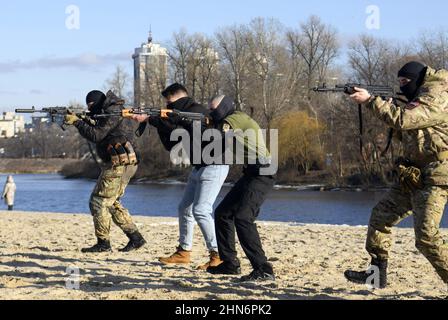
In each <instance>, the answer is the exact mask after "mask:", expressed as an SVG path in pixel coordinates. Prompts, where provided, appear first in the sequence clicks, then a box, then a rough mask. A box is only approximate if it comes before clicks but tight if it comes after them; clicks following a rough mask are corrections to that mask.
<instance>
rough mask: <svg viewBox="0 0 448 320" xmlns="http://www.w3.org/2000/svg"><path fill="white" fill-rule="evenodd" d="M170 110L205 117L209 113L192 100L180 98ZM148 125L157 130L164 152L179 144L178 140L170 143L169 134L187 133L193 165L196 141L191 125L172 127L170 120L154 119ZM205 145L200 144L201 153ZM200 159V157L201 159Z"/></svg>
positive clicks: (181, 124)
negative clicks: (177, 131)
mask: <svg viewBox="0 0 448 320" xmlns="http://www.w3.org/2000/svg"><path fill="white" fill-rule="evenodd" d="M170 108H172V109H175V110H179V111H182V112H192V113H202V114H204V115H205V116H207V117H209V116H210V111H209V110H208V109H207V108H206V107H204V106H203V105H201V104H199V103H196V102H195V101H194V100H193V99H192V98H188V97H185V98H181V99H179V100H177V101H176V102H175V103H173V104H172V105H170ZM150 124H151V125H153V126H155V127H156V128H157V131H158V133H159V137H160V140H161V141H162V144H163V146H164V147H165V149H166V150H168V151H171V149H173V147H174V146H176V145H177V144H179V142H180V140H178V141H171V139H170V138H171V133H172V132H173V131H174V130H176V129H178V128H183V129H186V130H187V131H188V133H189V134H190V138H191V140H190V154H189V159H190V161H191V162H192V163H193V159H194V158H193V150H194V148H193V143H197V141H193V127H192V123H180V124H178V125H174V124H173V123H172V122H171V121H170V120H165V119H160V118H155V119H153V120H150ZM205 145H206V144H202V143H201V152H202V148H203V147H205ZM201 158H202V157H201ZM193 165H194V166H195V167H201V166H204V164H193Z"/></svg>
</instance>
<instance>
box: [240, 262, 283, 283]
mask: <svg viewBox="0 0 448 320" xmlns="http://www.w3.org/2000/svg"><path fill="white" fill-rule="evenodd" d="M263 281H275V275H274V269H273V268H272V265H271V264H270V263H266V264H265V265H263V266H261V267H259V268H257V269H254V271H252V272H251V273H250V274H249V275H247V276H244V277H241V279H239V282H263Z"/></svg>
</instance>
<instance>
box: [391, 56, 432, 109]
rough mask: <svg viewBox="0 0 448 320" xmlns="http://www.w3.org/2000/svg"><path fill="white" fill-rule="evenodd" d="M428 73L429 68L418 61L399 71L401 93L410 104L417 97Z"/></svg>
mask: <svg viewBox="0 0 448 320" xmlns="http://www.w3.org/2000/svg"><path fill="white" fill-rule="evenodd" d="M426 71H427V67H426V66H425V65H424V64H421V63H420V62H416V61H413V62H409V63H407V64H406V65H404V67H403V68H401V69H400V71H398V81H399V83H400V89H401V92H402V93H403V94H404V96H405V97H406V98H407V99H408V101H409V102H411V101H412V100H414V98H415V97H416V95H417V93H418V89H419V88H420V87H421V85H422V84H423V81H424V80H425V76H426Z"/></svg>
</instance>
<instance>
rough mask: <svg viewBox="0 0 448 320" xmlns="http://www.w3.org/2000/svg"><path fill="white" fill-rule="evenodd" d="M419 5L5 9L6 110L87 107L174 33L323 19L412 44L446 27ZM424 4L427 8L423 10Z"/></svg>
mask: <svg viewBox="0 0 448 320" xmlns="http://www.w3.org/2000/svg"><path fill="white" fill-rule="evenodd" d="M415 3H416V1H411V0H408V1H404V0H394V1H385V0H370V1H365V0H344V1H338V2H336V1H330V0H321V1H309V0H308V1H293V0H276V1H255V0H226V1H213V0H208V1H203V0H191V1H188V0H183V1H180V0H170V1H160V0H158V1H153V0H149V1H148V0H147V1H141V0H127V1H116V0H109V1H103V0H94V1H84V0H72V1H65V0H40V1H24V0H16V1H8V2H6V1H2V2H0V39H1V41H2V45H1V50H0V111H5V110H12V109H13V108H15V107H30V106H32V105H36V106H51V105H58V104H59V105H64V104H67V103H68V102H69V101H71V100H77V101H83V100H84V97H85V94H86V92H88V91H89V90H90V89H95V88H100V89H101V88H103V86H104V82H105V80H106V79H107V78H108V77H109V76H110V75H111V74H112V73H113V70H114V68H115V66H116V65H121V66H123V67H125V68H126V69H127V70H128V72H129V73H131V72H132V59H131V55H132V52H133V50H134V48H135V47H137V46H139V45H140V44H141V43H142V42H143V41H145V39H146V38H147V34H148V29H149V25H150V24H151V25H152V30H153V34H154V38H155V41H157V42H161V43H166V42H167V41H168V40H169V39H170V37H171V35H172V33H173V32H175V31H178V30H180V29H181V28H186V29H187V30H188V31H189V32H203V33H206V34H210V35H212V34H213V33H214V32H215V31H216V30H217V29H219V28H220V27H224V26H228V25H232V24H235V23H247V22H249V21H250V20H251V19H252V18H254V17H259V16H261V17H274V18H277V19H279V20H280V21H281V22H282V23H283V24H284V25H285V26H286V27H288V28H292V27H297V26H298V25H299V23H300V22H303V21H304V20H306V19H307V18H308V17H309V16H310V15H312V14H316V15H318V16H320V17H321V18H322V20H323V21H324V22H326V23H329V24H332V25H333V26H334V27H336V28H337V30H338V31H339V33H340V36H341V38H343V39H347V38H352V37H354V36H356V35H358V34H361V33H370V34H373V35H376V36H379V37H384V38H389V39H396V40H399V41H407V40H410V39H412V38H415V37H417V36H418V34H419V32H421V31H422V30H431V29H436V28H440V27H446V26H447V25H448V23H447V22H446V15H447V12H448V4H447V2H446V1H443V0H426V1H425V2H421V3H420V4H419V5H418V7H417V5H416V4H415ZM423 3H424V5H423ZM69 5H76V6H77V7H78V8H79V10H80V29H79V30H68V29H67V28H66V19H67V17H68V15H67V14H66V8H67V6H69ZM369 5H377V6H378V7H379V8H380V10H381V11H380V13H381V16H380V17H381V28H380V29H379V30H368V29H367V28H366V26H365V21H366V19H367V13H366V8H367V6H369Z"/></svg>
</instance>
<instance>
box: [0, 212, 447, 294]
mask: <svg viewBox="0 0 448 320" xmlns="http://www.w3.org/2000/svg"><path fill="white" fill-rule="evenodd" d="M135 220H136V222H137V223H138V225H139V227H140V228H141V230H142V233H143V234H144V236H145V237H146V238H147V240H148V242H149V243H148V245H147V246H146V247H145V248H144V249H142V250H140V251H138V252H135V253H131V254H124V253H120V252H118V249H119V248H121V247H122V246H124V245H125V244H126V242H127V239H126V237H125V236H124V235H123V234H122V233H121V231H120V230H119V229H118V228H117V227H115V226H114V227H113V228H112V230H113V232H112V236H111V237H112V245H113V247H114V252H113V253H107V254H101V255H85V254H82V253H81V252H80V248H82V247H86V246H88V245H91V244H93V243H94V242H95V239H94V234H93V223H92V219H91V217H90V216H89V215H87V214H79V215H73V214H49V213H48V214H47V213H24V212H14V213H7V212H4V211H0V225H1V227H0V299H8V300H9V299H33V300H39V299H45V300H63V299H64V300H65V299H81V300H85V299H95V300H98V299H126V300H129V299H142V300H153V299H161V300H168V299H170V300H183V299H188V300H189V299H193V300H196V299H206V300H214V299H216V300H221V299H222V300H228V299H236V300H238V299H249V300H253V299H257V300H260V299H267V300H270V299H282V300H284V299H301V300H309V299H320V300H328V299H335V300H339V299H405V300H407V299H439V298H444V297H446V296H447V288H446V286H445V285H444V284H443V282H442V281H441V280H439V278H438V276H437V275H436V273H435V272H434V270H433V269H432V267H431V265H430V264H429V263H428V262H427V261H426V260H425V259H424V257H423V256H422V255H420V254H419V253H418V252H417V249H415V247H414V236H413V230H411V229H397V230H396V231H395V246H394V248H393V251H392V258H391V261H390V264H391V266H390V282H391V285H390V287H389V288H388V289H386V290H376V291H371V290H369V289H368V288H367V287H365V286H362V285H354V284H349V283H347V282H346V280H345V279H344V277H343V271H344V270H345V269H346V268H349V267H354V268H364V267H365V266H366V265H367V264H368V262H369V258H368V256H367V255H366V253H365V251H364V250H363V246H364V240H365V233H366V228H365V227H338V226H322V225H297V224H288V223H269V222H259V223H258V225H259V228H260V233H261V236H262V241H263V244H264V247H265V251H266V253H267V256H268V257H269V258H270V261H271V262H272V264H273V265H274V268H275V270H276V273H277V276H278V280H277V281H276V283H267V284H263V285H261V284H244V285H242V284H238V283H236V282H235V281H234V280H235V278H233V277H224V276H212V275H209V274H207V273H205V272H202V271H196V266H197V265H199V264H201V263H203V262H205V261H206V260H207V252H206V249H205V246H204V243H203V241H202V240H201V236H200V234H199V229H198V228H196V239H195V248H194V251H193V263H192V264H191V265H186V266H180V267H179V266H170V267H166V266H162V265H161V264H160V263H158V260H157V259H158V257H159V256H163V255H167V254H169V253H172V251H173V250H174V248H175V246H176V245H177V233H178V232H177V227H178V226H177V222H176V220H175V219H170V218H151V217H136V218H135ZM447 233H448V232H447V230H444V236H446V237H447V239H448V234H447ZM239 252H240V258H242V263H243V265H242V269H243V273H244V274H247V273H249V272H250V271H251V269H250V266H249V262H248V260H247V259H245V258H243V257H244V255H243V253H242V251H241V249H240V248H239ZM67 268H69V269H67ZM70 268H72V269H70ZM73 270H74V271H75V272H76V270H79V278H73V276H72V278H69V274H68V273H67V271H69V272H73ZM73 279H79V289H77V290H69V289H67V284H68V285H69V287H70V286H73V284H75V285H74V287H75V288H76V283H77V282H73V281H72V280H73Z"/></svg>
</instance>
